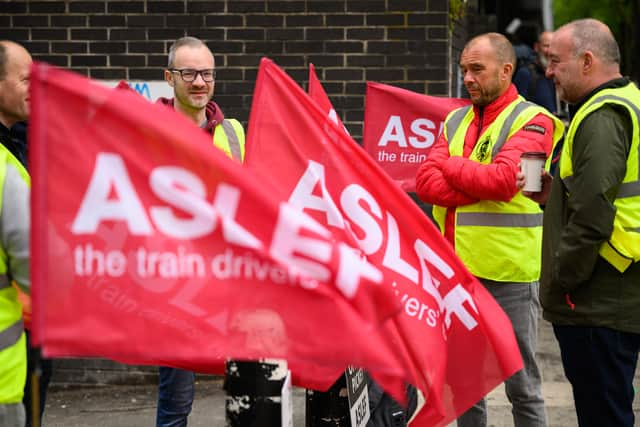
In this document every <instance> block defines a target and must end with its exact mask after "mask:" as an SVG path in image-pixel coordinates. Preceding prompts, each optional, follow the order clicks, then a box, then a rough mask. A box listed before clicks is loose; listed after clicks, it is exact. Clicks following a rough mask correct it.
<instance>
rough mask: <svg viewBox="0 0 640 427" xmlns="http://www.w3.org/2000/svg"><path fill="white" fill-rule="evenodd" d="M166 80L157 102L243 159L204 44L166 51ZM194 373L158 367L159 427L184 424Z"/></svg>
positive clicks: (179, 44)
mask: <svg viewBox="0 0 640 427" xmlns="http://www.w3.org/2000/svg"><path fill="white" fill-rule="evenodd" d="M164 77H165V80H166V81H167V83H169V86H171V87H173V95H174V98H173V99H166V98H160V99H159V100H158V102H160V103H162V104H164V105H167V106H169V107H171V108H174V109H175V110H176V111H179V112H180V113H182V114H184V115H185V116H187V117H188V118H190V119H191V120H193V122H194V123H195V124H196V125H197V126H199V127H201V128H203V129H204V130H205V131H206V132H208V133H209V134H211V135H212V136H213V145H215V146H216V147H218V148H219V149H221V150H222V151H224V152H225V154H227V156H229V157H230V158H232V159H234V160H237V161H239V162H242V161H243V159H244V130H243V128H242V125H241V124H240V122H238V121H237V120H235V119H225V117H224V114H223V113H222V110H220V107H219V106H218V105H217V104H216V103H215V102H213V101H212V100H211V98H212V96H213V91H214V88H215V77H216V70H215V60H214V58H213V54H212V53H211V51H210V50H209V48H208V47H207V45H206V44H204V43H203V42H202V41H201V40H199V39H197V38H195V37H182V38H180V39H178V40H176V42H175V43H173V45H172V46H171V48H170V49H169V66H168V68H167V70H165V73H164ZM194 381H195V375H194V373H193V372H190V371H185V370H182V369H176V368H168V367H160V381H159V384H158V409H157V414H156V425H157V426H158V427H161V426H162V427H168V426H172V427H178V426H186V425H187V417H188V416H189V413H190V412H191V406H192V403H193V397H194Z"/></svg>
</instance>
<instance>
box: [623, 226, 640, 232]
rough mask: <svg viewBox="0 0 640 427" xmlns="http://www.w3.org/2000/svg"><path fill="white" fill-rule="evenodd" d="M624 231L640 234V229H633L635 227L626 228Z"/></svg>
mask: <svg viewBox="0 0 640 427" xmlns="http://www.w3.org/2000/svg"><path fill="white" fill-rule="evenodd" d="M624 231H633V232H634V233H640V227H636V228H633V227H625V228H624Z"/></svg>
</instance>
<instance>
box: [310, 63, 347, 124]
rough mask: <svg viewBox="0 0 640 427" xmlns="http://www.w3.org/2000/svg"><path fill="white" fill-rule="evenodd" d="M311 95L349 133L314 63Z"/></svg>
mask: <svg viewBox="0 0 640 427" xmlns="http://www.w3.org/2000/svg"><path fill="white" fill-rule="evenodd" d="M308 92H309V96H310V97H311V99H313V100H314V101H315V102H316V103H317V104H318V106H319V107H320V108H321V109H322V110H323V111H325V112H326V113H327V117H328V119H329V120H331V121H332V122H333V123H335V124H337V125H338V127H339V128H341V129H344V131H345V133H346V134H347V135H349V132H348V131H347V128H346V127H345V126H344V124H343V123H342V120H340V117H338V113H336V110H335V108H333V105H331V101H330V100H329V97H328V96H327V93H326V92H325V91H324V88H323V87H322V84H321V83H320V80H318V75H317V74H316V67H314V65H313V64H309V90H308Z"/></svg>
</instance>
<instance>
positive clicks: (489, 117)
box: [473, 83, 518, 125]
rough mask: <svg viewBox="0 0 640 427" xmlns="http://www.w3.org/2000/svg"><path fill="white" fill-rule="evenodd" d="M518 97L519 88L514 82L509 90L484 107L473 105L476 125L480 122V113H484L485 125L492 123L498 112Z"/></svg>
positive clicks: (483, 120)
mask: <svg viewBox="0 0 640 427" xmlns="http://www.w3.org/2000/svg"><path fill="white" fill-rule="evenodd" d="M516 98H518V90H517V89H516V87H515V86H514V84H513V83H512V84H510V85H509V87H508V88H507V90H506V91H505V92H504V93H503V94H502V95H500V96H499V97H498V98H496V99H494V100H493V102H491V103H489V104H487V105H485V106H484V107H478V106H477V105H474V106H473V112H474V113H475V114H474V116H473V121H474V123H475V124H476V125H477V124H478V120H479V119H480V113H482V122H483V124H484V125H487V124H489V123H492V122H493V121H494V120H495V119H496V117H498V114H500V113H501V112H502V110H504V108H505V107H506V106H507V105H509V104H511V103H512V102H513V101H515V99H516Z"/></svg>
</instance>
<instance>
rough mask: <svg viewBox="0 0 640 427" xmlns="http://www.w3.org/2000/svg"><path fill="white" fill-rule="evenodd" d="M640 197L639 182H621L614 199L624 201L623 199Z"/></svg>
mask: <svg viewBox="0 0 640 427" xmlns="http://www.w3.org/2000/svg"><path fill="white" fill-rule="evenodd" d="M638 195H640V181H633V182H623V183H622V184H621V185H620V189H619V190H618V195H617V196H616V199H624V198H625V197H634V196H638Z"/></svg>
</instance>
